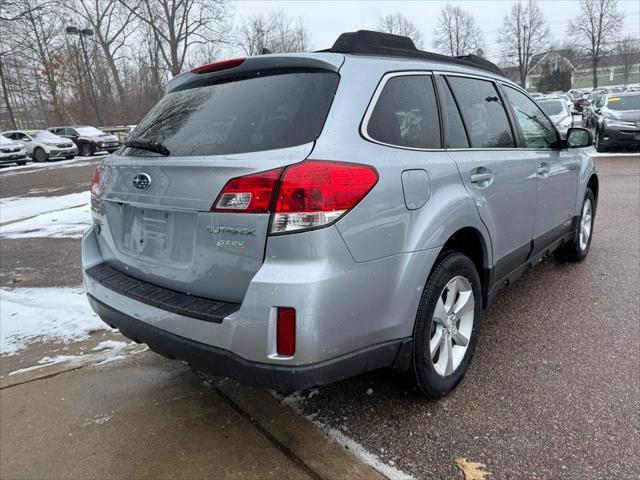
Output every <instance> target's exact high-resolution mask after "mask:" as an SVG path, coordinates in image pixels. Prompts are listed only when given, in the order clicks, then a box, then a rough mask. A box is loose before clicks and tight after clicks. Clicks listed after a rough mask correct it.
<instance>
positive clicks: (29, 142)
mask: <svg viewBox="0 0 640 480" xmlns="http://www.w3.org/2000/svg"><path fill="white" fill-rule="evenodd" d="M2 135H4V136H5V137H8V138H10V139H11V140H16V141H18V142H20V143H22V144H24V146H25V149H26V151H27V155H29V156H30V157H31V158H33V159H34V160H35V161H36V162H46V161H47V160H51V159H53V158H62V157H64V158H66V159H67V160H71V159H72V158H73V157H75V156H76V155H77V154H78V148H77V147H76V146H75V145H74V144H73V142H71V141H70V140H69V139H67V138H63V137H59V136H58V135H54V134H53V133H51V132H48V131H47V130H10V131H8V132H2Z"/></svg>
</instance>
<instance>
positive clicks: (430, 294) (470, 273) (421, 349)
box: [412, 252, 482, 399]
mask: <svg viewBox="0 0 640 480" xmlns="http://www.w3.org/2000/svg"><path fill="white" fill-rule="evenodd" d="M459 277H462V278H463V279H465V280H466V282H467V284H464V282H462V280H460V279H459ZM454 279H456V280H455V281H456V282H461V283H458V285H460V286H461V287H463V288H461V289H460V290H459V291H458V292H455V291H454V297H452V298H453V301H452V303H453V305H452V308H451V309H447V302H448V295H449V293H448V291H446V290H447V287H448V286H449V285H450V282H453V281H454ZM468 292H472V293H473V298H471V297H470V296H469V297H467V298H468V300H467V302H466V303H465V304H464V305H465V306H466V308H464V309H463V313H462V316H461V318H458V319H457V320H456V319H455V318H453V319H451V318H450V315H448V313H449V311H452V309H453V307H455V306H456V305H458V299H459V300H460V301H463V298H464V297H463V295H462V294H464V293H468ZM445 297H446V299H445ZM436 307H438V310H439V311H440V315H442V317H441V318H440V320H436V319H435V318H434V314H435V313H436ZM443 308H444V310H443ZM471 309H473V311H472V312H471ZM465 312H466V313H465ZM471 313H472V315H473V317H471V318H472V323H471V326H470V327H469V318H470V315H471ZM444 315H447V319H445V320H443V317H444ZM481 317H482V289H481V284H480V277H479V275H478V271H477V270H476V267H475V265H474V264H473V262H472V261H471V259H470V258H469V257H467V256H466V255H463V254H461V253H457V252H449V253H447V254H444V255H441V257H440V259H439V260H438V262H437V264H436V266H435V267H434V269H433V271H432V273H431V275H430V276H429V280H428V281H427V285H426V286H425V289H424V291H423V293H422V298H421V300H420V306H419V307H418V314H417V316H416V323H415V327H414V332H413V361H412V364H413V365H412V367H413V368H412V371H413V374H414V380H415V383H416V384H417V386H418V388H419V390H420V391H421V392H422V394H423V395H424V396H426V397H427V398H431V399H436V398H440V397H442V396H444V395H446V394H447V393H449V392H450V391H451V390H453V389H454V388H455V387H456V385H457V384H458V383H459V382H460V380H462V377H463V376H464V374H465V372H466V370H467V367H468V366H469V362H470V361H471V357H473V353H474V351H475V347H476V343H477V341H478V330H479V326H480V320H481ZM451 320H452V322H451ZM449 322H451V323H449ZM463 322H465V325H466V327H465V325H463ZM452 326H453V327H455V328H453V329H452V330H450V328H451V327H452ZM458 327H459V328H460V330H459V331H457V332H456V328H458ZM465 328H466V330H467V335H468V336H467V337H466V338H467V339H468V342H467V345H466V350H464V351H460V349H459V348H457V347H463V345H461V344H458V342H457V341H456V339H455V337H456V335H458V334H460V333H462V331H463V330H464V329H465ZM438 332H440V337H438ZM452 332H453V336H451V335H452ZM436 338H440V339H442V341H436V345H437V346H436V347H435V348H434V355H433V356H432V355H431V348H430V346H431V342H432V340H434V339H436ZM447 345H448V347H447ZM456 348H457V350H456ZM449 349H450V350H449ZM449 351H451V356H448V355H446V353H448V352H449ZM454 352H457V354H456V355H454ZM461 353H462V358H460V355H461ZM441 355H445V356H441ZM442 359H444V364H442V362H441V360H442ZM449 359H451V360H449ZM449 362H451V363H449ZM456 363H457V365H456ZM438 369H439V370H440V372H439V371H438ZM443 370H444V372H443ZM447 370H450V373H448V374H447V373H446V372H447ZM441 373H444V374H441Z"/></svg>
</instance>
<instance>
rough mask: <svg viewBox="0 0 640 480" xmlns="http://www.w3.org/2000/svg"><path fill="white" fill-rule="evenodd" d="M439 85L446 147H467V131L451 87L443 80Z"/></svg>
mask: <svg viewBox="0 0 640 480" xmlns="http://www.w3.org/2000/svg"><path fill="white" fill-rule="evenodd" d="M440 85H442V88H441V90H442V92H443V93H442V96H443V97H444V108H443V109H442V110H443V112H444V118H445V122H446V124H447V128H446V132H447V143H448V145H447V146H448V148H469V139H468V138H467V132H466V131H465V129H464V124H463V123H462V117H461V116H460V110H458V106H457V105H456V101H455V99H454V98H453V94H452V93H451V89H450V88H449V85H447V82H445V81H441V82H440V84H439V86H440Z"/></svg>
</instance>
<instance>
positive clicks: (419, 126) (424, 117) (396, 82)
mask: <svg viewBox="0 0 640 480" xmlns="http://www.w3.org/2000/svg"><path fill="white" fill-rule="evenodd" d="M367 133H368V134H369V136H370V137H371V138H372V139H374V140H377V141H379V142H382V143H388V144H390V145H397V146H400V147H411V148H440V121H439V119H438V106H437V103H436V95H435V91H434V89H433V80H432V79H431V76H430V75H407V76H401V77H392V78H390V79H389V80H388V81H387V83H386V84H385V86H384V88H383V90H382V93H381V94H380V97H379V98H378V101H377V103H376V106H375V107H374V109H373V113H372V114H371V118H370V119H369V123H368V125H367Z"/></svg>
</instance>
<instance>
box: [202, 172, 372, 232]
mask: <svg viewBox="0 0 640 480" xmlns="http://www.w3.org/2000/svg"><path fill="white" fill-rule="evenodd" d="M283 170H284V173H283ZM278 180H279V182H278ZM377 181H378V172H377V171H376V169H375V168H373V167H371V166H369V165H360V164H355V163H343V162H330V161H322V160H308V161H304V162H302V163H297V164H295V165H291V166H289V167H286V168H285V169H282V168H279V169H275V170H268V171H266V172H260V173H256V174H252V175H247V176H246V177H237V178H233V179H231V180H230V181H229V182H228V183H227V184H226V185H225V187H224V189H223V190H222V193H220V195H219V197H218V199H217V200H216V202H215V203H214V206H213V210H214V211H217V212H236V213H268V212H270V211H273V221H272V222H271V233H288V232H296V231H302V230H307V229H310V228H318V227H324V226H327V225H330V224H331V223H333V222H335V221H336V220H337V219H338V218H340V217H341V216H342V215H344V214H345V213H346V212H348V211H349V210H351V209H352V208H353V207H355V206H356V205H357V204H358V202H360V200H362V199H363V198H364V197H365V195H367V193H369V191H370V190H371V189H372V188H373V187H374V185H375V184H376V183H377Z"/></svg>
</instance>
